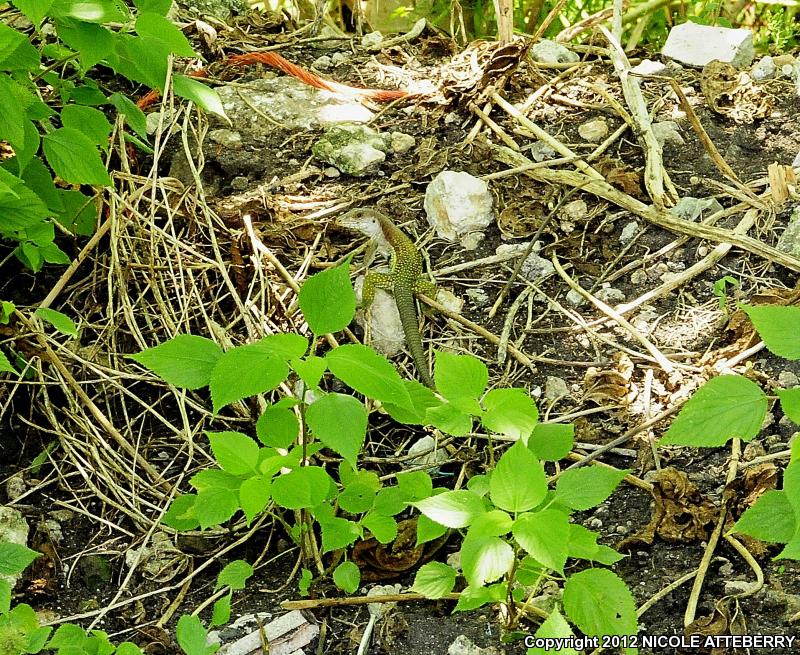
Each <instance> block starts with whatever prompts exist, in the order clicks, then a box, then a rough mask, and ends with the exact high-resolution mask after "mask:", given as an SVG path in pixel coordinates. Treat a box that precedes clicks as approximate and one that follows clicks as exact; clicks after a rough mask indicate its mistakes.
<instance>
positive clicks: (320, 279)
mask: <svg viewBox="0 0 800 655" xmlns="http://www.w3.org/2000/svg"><path fill="white" fill-rule="evenodd" d="M298 302H299V304H300V309H301V310H302V312H303V316H305V318H306V321H308V327H310V328H311V331H312V332H313V333H314V334H328V333H331V332H339V331H340V330H343V329H344V328H346V327H347V326H348V325H349V324H350V321H352V320H353V316H355V313H356V295H355V293H354V292H353V285H352V284H351V283H350V265H349V262H346V263H344V264H342V265H341V266H337V267H335V268H329V269H328V270H326V271H322V272H320V273H317V274H316V275H312V276H311V277H310V278H309V279H308V280H306V283H305V284H304V285H303V287H302V288H301V289H300V296H299V299H298Z"/></svg>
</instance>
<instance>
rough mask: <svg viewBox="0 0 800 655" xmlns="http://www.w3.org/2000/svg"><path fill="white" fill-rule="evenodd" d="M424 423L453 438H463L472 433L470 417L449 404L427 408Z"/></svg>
mask: <svg viewBox="0 0 800 655" xmlns="http://www.w3.org/2000/svg"><path fill="white" fill-rule="evenodd" d="M425 422H426V423H430V424H431V425H432V426H433V427H435V428H439V429H440V430H441V431H442V432H444V433H445V434H449V435H452V436H454V437H463V436H464V435H465V434H468V433H470V432H472V416H470V415H469V414H466V413H464V412H463V411H461V410H460V409H459V408H458V407H456V406H455V405H453V404H451V403H443V404H439V405H436V406H435V407H429V408H428V411H427V412H426V421H425Z"/></svg>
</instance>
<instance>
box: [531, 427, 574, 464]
mask: <svg viewBox="0 0 800 655" xmlns="http://www.w3.org/2000/svg"><path fill="white" fill-rule="evenodd" d="M574 436H575V426H574V425H572V423H537V424H536V426H535V427H534V428H533V434H532V435H531V436H530V438H529V439H528V448H530V449H531V451H533V453H535V455H536V456H537V457H538V458H539V459H541V460H544V461H546V462H557V461H559V460H561V459H564V458H565V457H566V456H567V455H568V454H569V451H570V450H572V444H573V443H574Z"/></svg>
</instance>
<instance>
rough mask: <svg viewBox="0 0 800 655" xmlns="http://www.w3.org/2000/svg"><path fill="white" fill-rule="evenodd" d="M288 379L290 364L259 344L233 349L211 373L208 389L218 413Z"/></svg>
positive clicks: (220, 359)
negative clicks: (227, 406)
mask: <svg viewBox="0 0 800 655" xmlns="http://www.w3.org/2000/svg"><path fill="white" fill-rule="evenodd" d="M288 376H289V367H288V366H287V364H286V362H285V361H283V360H282V359H281V358H279V357H276V356H275V355H273V354H272V353H270V352H266V351H264V350H263V349H262V348H260V347H259V345H258V344H249V345H245V346H237V347H236V348H232V349H231V350H228V351H227V352H226V353H224V354H223V355H222V356H221V357H220V358H219V359H218V360H217V363H216V365H215V366H214V369H213V370H212V371H211V381H210V382H209V385H208V387H209V390H210V391H211V401H212V403H213V405H214V413H215V414H216V413H218V412H219V410H220V409H222V408H223V407H225V406H226V405H230V404H231V403H235V402H236V401H238V400H242V399H244V398H249V397H250V396H255V395H257V394H260V393H264V392H265V391H269V390H270V389H274V388H275V387H277V386H278V385H279V384H280V383H281V382H283V381H284V380H285V379H286V378H287V377H288Z"/></svg>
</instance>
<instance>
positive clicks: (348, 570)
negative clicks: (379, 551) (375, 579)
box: [333, 561, 361, 594]
mask: <svg viewBox="0 0 800 655" xmlns="http://www.w3.org/2000/svg"><path fill="white" fill-rule="evenodd" d="M333 583H334V584H335V585H336V586H337V587H339V589H341V590H342V591H343V592H345V593H346V594H353V593H355V592H356V590H357V589H358V585H359V584H361V571H359V570H358V567H357V566H356V565H355V564H353V562H350V561H347V562H342V563H341V564H339V566H337V567H336V568H335V569H334V571H333Z"/></svg>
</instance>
